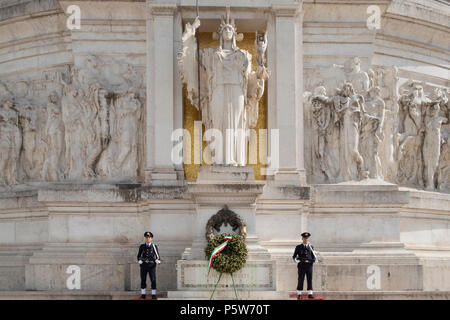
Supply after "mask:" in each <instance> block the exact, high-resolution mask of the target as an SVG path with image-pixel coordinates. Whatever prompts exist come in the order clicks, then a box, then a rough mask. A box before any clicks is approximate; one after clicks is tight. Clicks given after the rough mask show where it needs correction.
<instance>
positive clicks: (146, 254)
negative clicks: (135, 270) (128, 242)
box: [137, 243, 160, 289]
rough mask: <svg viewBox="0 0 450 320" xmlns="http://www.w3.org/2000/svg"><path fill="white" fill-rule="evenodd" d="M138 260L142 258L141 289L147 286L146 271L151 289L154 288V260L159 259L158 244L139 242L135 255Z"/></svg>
mask: <svg viewBox="0 0 450 320" xmlns="http://www.w3.org/2000/svg"><path fill="white" fill-rule="evenodd" d="M137 259H138V260H142V262H143V263H142V264H141V289H145V288H146V287H147V273H148V274H149V275H150V281H151V282H152V289H156V262H155V261H156V260H159V259H160V258H159V251H158V246H157V245H155V244H153V243H150V244H149V245H147V244H146V243H144V244H141V245H140V247H139V252H138V255H137Z"/></svg>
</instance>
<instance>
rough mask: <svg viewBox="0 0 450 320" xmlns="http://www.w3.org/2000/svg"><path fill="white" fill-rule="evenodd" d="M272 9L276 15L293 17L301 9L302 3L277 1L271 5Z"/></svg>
mask: <svg viewBox="0 0 450 320" xmlns="http://www.w3.org/2000/svg"><path fill="white" fill-rule="evenodd" d="M272 11H273V13H275V15H276V16H277V17H295V16H297V15H298V14H299V13H300V12H301V11H302V3H301V2H292V3H277V4H274V5H272Z"/></svg>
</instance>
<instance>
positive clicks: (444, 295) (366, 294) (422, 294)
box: [0, 291, 450, 300]
mask: <svg viewBox="0 0 450 320" xmlns="http://www.w3.org/2000/svg"><path fill="white" fill-rule="evenodd" d="M210 295H211V292H210V291H171V292H170V294H169V296H170V298H168V297H167V296H168V293H167V292H160V293H158V299H159V300H184V299H186V300H208V299H209V297H210ZM139 296H140V294H139V291H0V300H130V299H139ZM238 296H239V297H240V298H241V299H242V300H246V299H253V300H275V299H276V300H295V299H296V298H297V292H296V291H289V292H272V291H267V292H264V291H252V292H250V293H248V292H247V293H245V292H238ZM314 297H315V299H323V300H409V299H414V300H450V291H317V292H314ZM215 298H216V299H218V300H221V299H223V300H234V293H233V292H230V291H227V292H220V291H217V292H216V294H215ZM303 298H306V295H305V294H304V295H303Z"/></svg>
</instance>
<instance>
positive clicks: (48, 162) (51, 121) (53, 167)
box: [42, 92, 64, 181]
mask: <svg viewBox="0 0 450 320" xmlns="http://www.w3.org/2000/svg"><path fill="white" fill-rule="evenodd" d="M48 100H49V103H48V104H47V121H46V125H45V130H44V142H45V145H44V146H45V148H44V149H45V160H44V164H43V166H42V179H44V181H59V180H61V179H62V178H63V175H62V170H61V163H62V161H61V159H62V158H63V152H64V122H63V120H62V115H61V107H60V105H59V103H58V102H59V101H58V100H59V98H58V95H57V94H56V93H55V92H52V93H51V94H50V95H49V97H48Z"/></svg>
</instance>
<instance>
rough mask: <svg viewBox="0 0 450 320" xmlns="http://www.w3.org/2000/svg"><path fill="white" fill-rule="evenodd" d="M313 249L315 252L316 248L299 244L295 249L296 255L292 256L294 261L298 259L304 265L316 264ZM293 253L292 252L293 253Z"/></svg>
mask: <svg viewBox="0 0 450 320" xmlns="http://www.w3.org/2000/svg"><path fill="white" fill-rule="evenodd" d="M311 248H312V249H313V250H314V247H313V246H312V245H311V244H309V243H308V244H307V245H305V244H303V243H301V244H299V245H298V246H296V247H295V251H294V255H293V256H292V259H294V260H295V259H296V258H297V259H298V260H300V262H303V263H314V262H316V257H315V256H314V253H313V252H312V250H311ZM291 252H292V251H291Z"/></svg>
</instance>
